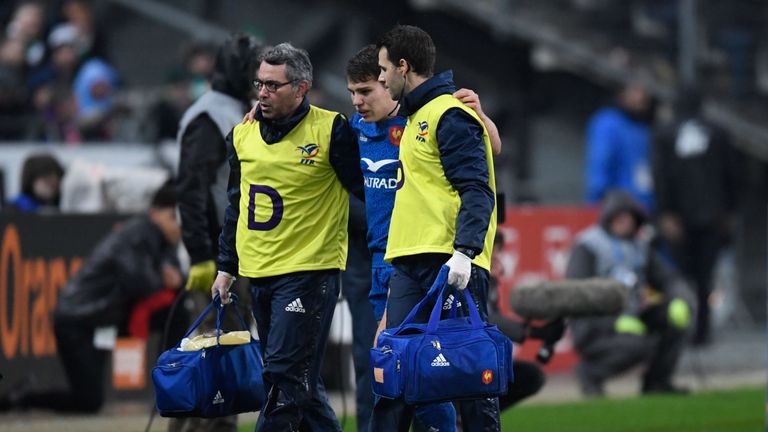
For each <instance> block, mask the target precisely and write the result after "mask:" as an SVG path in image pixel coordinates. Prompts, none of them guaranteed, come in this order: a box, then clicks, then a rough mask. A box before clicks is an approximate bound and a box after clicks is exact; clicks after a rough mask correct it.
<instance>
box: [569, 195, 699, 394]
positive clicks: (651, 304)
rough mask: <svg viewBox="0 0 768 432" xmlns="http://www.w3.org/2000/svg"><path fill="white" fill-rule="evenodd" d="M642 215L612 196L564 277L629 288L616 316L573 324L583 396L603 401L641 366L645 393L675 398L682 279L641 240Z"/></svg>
mask: <svg viewBox="0 0 768 432" xmlns="http://www.w3.org/2000/svg"><path fill="white" fill-rule="evenodd" d="M645 219H646V215H645V212H644V211H643V209H642V208H641V207H640V205H639V204H638V203H637V202H636V201H635V200H634V199H633V198H632V197H631V196H630V195H629V194H627V193H626V192H622V191H616V192H611V193H609V194H608V195H607V196H606V199H605V201H604V203H603V208H602V213H601V216H600V222H599V223H598V224H595V225H593V226H592V227H590V228H588V229H587V230H586V231H585V232H583V233H582V234H580V235H579V237H578V238H577V240H576V243H575V244H574V246H573V249H572V251H571V257H570V259H569V262H568V267H567V269H566V277H567V278H571V279H582V278H589V277H595V276H597V277H610V278H614V279H616V280H617V281H619V282H621V283H623V284H624V285H626V287H627V289H628V290H629V304H628V306H627V308H626V309H625V311H624V312H623V313H622V314H621V315H620V316H609V317H595V318H579V319H573V320H571V321H570V325H571V330H572V332H573V333H572V335H573V343H574V346H575V348H576V351H577V352H578V353H579V355H580V356H581V364H580V365H579V367H578V370H577V373H578V378H579V382H580V385H581V391H582V393H583V394H584V395H585V396H589V397H595V396H602V395H603V394H604V388H603V385H604V382H605V381H606V380H607V379H608V378H610V377H612V376H615V375H617V374H619V373H621V372H623V371H625V370H627V369H629V368H631V367H633V366H635V365H637V364H640V363H643V362H646V361H647V363H646V365H647V367H646V370H645V373H644V374H643V382H642V392H643V393H679V392H684V391H685V390H683V389H680V388H678V387H676V386H675V385H674V384H673V383H672V375H673V373H674V371H675V368H676V367H677V362H678V359H679V357H680V353H681V352H682V348H683V343H684V337H685V332H686V329H687V327H688V325H689V321H690V307H689V301H688V299H689V298H690V296H691V295H690V294H689V293H688V287H687V285H686V284H685V282H684V280H683V279H682V278H681V277H680V276H679V275H678V274H677V273H676V272H675V271H674V270H673V269H672V268H671V267H669V266H668V265H667V264H666V263H665V262H664V261H663V259H662V258H661V257H660V256H659V255H658V253H657V252H656V251H655V250H654V249H652V248H650V247H649V244H648V242H647V241H646V240H645V239H644V238H643V235H642V229H641V228H642V227H643V224H644V222H645Z"/></svg>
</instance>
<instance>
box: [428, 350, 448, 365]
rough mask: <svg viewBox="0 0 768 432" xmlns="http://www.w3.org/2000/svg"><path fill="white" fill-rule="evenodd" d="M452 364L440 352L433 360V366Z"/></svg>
mask: <svg viewBox="0 0 768 432" xmlns="http://www.w3.org/2000/svg"><path fill="white" fill-rule="evenodd" d="M450 365H451V364H450V363H449V362H448V360H446V359H445V357H444V356H443V353H440V354H438V355H437V357H435V359H434V360H432V366H450Z"/></svg>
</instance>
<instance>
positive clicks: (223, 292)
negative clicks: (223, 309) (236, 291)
mask: <svg viewBox="0 0 768 432" xmlns="http://www.w3.org/2000/svg"><path fill="white" fill-rule="evenodd" d="M234 281H235V277H234V276H232V275H231V274H229V273H227V272H223V271H219V273H218V274H217V275H216V280H215V281H213V285H212V286H211V297H214V298H215V297H216V294H218V295H219V297H220V298H221V304H223V305H225V304H228V303H229V302H231V301H232V299H231V298H229V287H231V286H232V283H233V282H234Z"/></svg>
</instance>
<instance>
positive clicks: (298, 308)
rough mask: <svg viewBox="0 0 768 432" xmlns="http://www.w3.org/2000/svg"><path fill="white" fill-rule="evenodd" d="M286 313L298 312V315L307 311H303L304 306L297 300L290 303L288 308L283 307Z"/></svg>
mask: <svg viewBox="0 0 768 432" xmlns="http://www.w3.org/2000/svg"><path fill="white" fill-rule="evenodd" d="M285 311H286V312H299V313H306V312H307V311H306V310H305V309H304V305H303V304H301V299H300V298H297V299H296V300H294V301H292V302H291V303H290V304H289V305H288V306H286V307H285Z"/></svg>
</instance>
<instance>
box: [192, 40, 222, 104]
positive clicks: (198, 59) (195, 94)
mask: <svg viewBox="0 0 768 432" xmlns="http://www.w3.org/2000/svg"><path fill="white" fill-rule="evenodd" d="M215 64H216V49H215V48H214V47H213V46H211V45H210V44H207V43H196V44H194V45H192V47H191V48H190V50H189V53H187V56H186V60H185V65H186V68H187V73H188V74H189V78H190V82H191V91H192V100H197V98H199V97H200V96H202V95H203V93H205V92H206V90H208V86H209V83H208V80H209V79H210V77H211V74H212V73H213V72H214V66H215Z"/></svg>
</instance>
